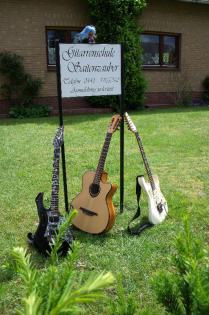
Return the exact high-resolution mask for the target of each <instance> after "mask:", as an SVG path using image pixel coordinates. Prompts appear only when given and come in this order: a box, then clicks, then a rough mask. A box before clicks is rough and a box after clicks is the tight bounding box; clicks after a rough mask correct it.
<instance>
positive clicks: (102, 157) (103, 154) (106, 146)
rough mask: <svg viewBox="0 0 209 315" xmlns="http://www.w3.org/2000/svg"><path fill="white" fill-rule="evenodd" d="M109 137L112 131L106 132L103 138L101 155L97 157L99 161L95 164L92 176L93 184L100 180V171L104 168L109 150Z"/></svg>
mask: <svg viewBox="0 0 209 315" xmlns="http://www.w3.org/2000/svg"><path fill="white" fill-rule="evenodd" d="M111 138H112V133H108V132H107V134H106V138H105V142H104V145H103V148H102V152H101V155H100V159H99V162H98V166H97V169H96V173H95V177H94V180H93V183H94V184H97V185H99V182H100V179H101V176H102V172H103V170H104V165H105V160H106V157H107V153H108V150H109V146H110V141H111Z"/></svg>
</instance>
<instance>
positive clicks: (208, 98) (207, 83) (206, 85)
mask: <svg viewBox="0 0 209 315" xmlns="http://www.w3.org/2000/svg"><path fill="white" fill-rule="evenodd" d="M202 86H203V89H204V92H203V100H204V101H205V102H206V103H208V104H209V76H207V77H206V78H205V79H204V80H203V82H202Z"/></svg>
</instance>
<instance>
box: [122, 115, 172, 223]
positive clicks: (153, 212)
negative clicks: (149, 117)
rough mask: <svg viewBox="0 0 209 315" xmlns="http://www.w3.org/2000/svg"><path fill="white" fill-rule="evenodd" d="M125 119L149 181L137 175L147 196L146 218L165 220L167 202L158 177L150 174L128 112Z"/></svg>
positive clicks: (141, 145) (138, 137) (156, 221)
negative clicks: (137, 147)
mask: <svg viewBox="0 0 209 315" xmlns="http://www.w3.org/2000/svg"><path fill="white" fill-rule="evenodd" d="M124 118H125V121H126V123H127V125H128V129H129V130H131V131H132V132H133V133H134V135H135V137H136V140H137V143H138V146H139V149H140V152H141V156H142V159H143V162H144V166H145V169H146V172H147V176H148V179H149V181H148V182H147V181H146V180H145V178H144V176H138V183H139V185H140V186H141V188H142V189H143V190H144V191H145V192H146V194H147V198H148V208H149V210H148V219H149V222H150V223H151V224H159V223H161V222H163V221H164V220H165V217H166V215H167V213H168V205H167V202H166V200H165V198H164V196H163V194H162V192H161V190H160V184H159V179H158V176H157V175H155V176H154V175H152V171H151V169H150V166H149V163H148V161H147V158H146V155H145V151H144V147H143V144H142V140H141V138H140V135H139V133H138V131H137V129H136V126H135V125H134V123H133V122H132V120H131V118H130V117H129V115H128V113H125V115H124Z"/></svg>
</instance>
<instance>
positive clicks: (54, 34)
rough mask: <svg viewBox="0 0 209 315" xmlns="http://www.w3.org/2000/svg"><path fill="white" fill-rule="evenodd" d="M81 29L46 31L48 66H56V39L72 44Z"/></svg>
mask: <svg viewBox="0 0 209 315" xmlns="http://www.w3.org/2000/svg"><path fill="white" fill-rule="evenodd" d="M80 31H81V30H80V29H66V28H64V29H63V28H59V29H55V28H53V29H51V28H50V29H49V28H47V29H46V40H47V65H48V66H54V65H55V64H56V55H55V39H59V40H60V42H61V43H72V42H73V39H74V37H75V35H76V34H78V33H79V32H80Z"/></svg>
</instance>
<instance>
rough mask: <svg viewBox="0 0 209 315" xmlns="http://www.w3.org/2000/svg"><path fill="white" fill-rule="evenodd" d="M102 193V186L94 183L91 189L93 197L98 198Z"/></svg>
mask: <svg viewBox="0 0 209 315" xmlns="http://www.w3.org/2000/svg"><path fill="white" fill-rule="evenodd" d="M99 192H100V186H99V185H98V184H94V183H92V184H91V186H90V187H89V193H90V195H91V196H92V197H97V196H98V195H99Z"/></svg>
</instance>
